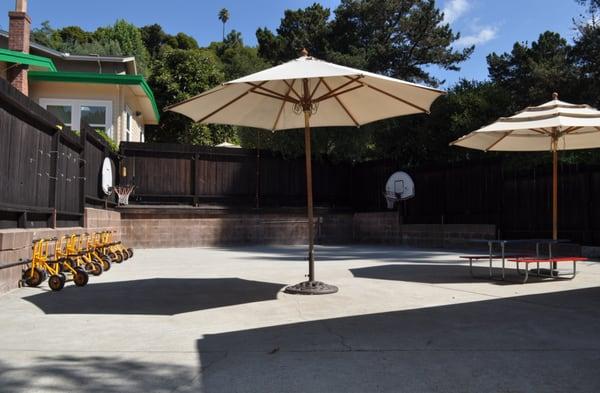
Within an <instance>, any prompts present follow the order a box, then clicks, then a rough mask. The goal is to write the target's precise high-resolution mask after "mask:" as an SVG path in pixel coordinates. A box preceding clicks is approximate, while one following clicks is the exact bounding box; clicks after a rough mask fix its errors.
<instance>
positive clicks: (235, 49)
mask: <svg viewBox="0 0 600 393" xmlns="http://www.w3.org/2000/svg"><path fill="white" fill-rule="evenodd" d="M209 49H210V50H212V51H213V52H214V53H215V55H216V56H217V57H218V58H219V60H220V61H221V64H222V68H223V72H224V74H225V79H226V80H232V79H237V78H240V77H242V76H244V75H248V74H252V73H254V72H258V71H261V70H264V69H265V68H267V67H268V66H269V64H268V63H267V62H266V61H264V60H263V59H262V58H261V57H260V56H259V55H258V50H257V49H256V48H251V47H248V46H244V41H243V39H242V34H241V33H240V32H237V31H235V30H232V31H231V32H230V33H229V34H227V37H225V40H224V41H223V42H213V43H212V44H211V45H210V47H209Z"/></svg>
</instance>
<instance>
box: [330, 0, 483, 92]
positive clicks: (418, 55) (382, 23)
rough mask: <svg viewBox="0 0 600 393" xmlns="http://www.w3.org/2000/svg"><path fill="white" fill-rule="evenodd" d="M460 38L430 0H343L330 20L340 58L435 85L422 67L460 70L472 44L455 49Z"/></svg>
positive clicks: (432, 0) (393, 74)
mask: <svg viewBox="0 0 600 393" xmlns="http://www.w3.org/2000/svg"><path fill="white" fill-rule="evenodd" d="M459 38H460V34H458V33H454V32H453V31H452V29H451V28H450V26H449V25H448V24H444V23H443V14H442V12H441V11H440V10H439V9H438V8H437V7H436V5H435V1H434V0H371V1H364V0H342V2H341V4H340V6H339V7H338V8H337V9H336V10H335V19H334V20H333V22H332V31H331V39H332V44H331V45H332V47H333V50H334V51H335V52H337V56H336V58H338V59H339V60H340V61H344V59H348V60H349V61H352V62H354V63H356V62H359V64H360V63H362V64H363V65H364V67H365V68H366V69H367V70H369V71H372V72H377V73H381V74H385V75H389V76H392V77H397V78H402V79H406V80H411V81H415V82H424V83H427V84H430V85H437V84H439V82H440V81H438V80H437V79H436V78H434V77H432V76H431V74H429V73H428V72H427V71H426V70H425V67H426V66H428V65H437V66H439V67H441V68H443V69H445V70H449V71H458V70H460V68H459V67H458V64H460V63H461V62H463V61H464V60H466V59H468V58H469V56H470V55H471V53H472V52H473V50H474V47H469V48H465V49H462V50H455V49H454V48H453V47H452V44H453V43H454V42H455V41H456V40H458V39H459Z"/></svg>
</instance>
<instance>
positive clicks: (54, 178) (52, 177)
mask: <svg viewBox="0 0 600 393" xmlns="http://www.w3.org/2000/svg"><path fill="white" fill-rule="evenodd" d="M46 176H48V178H50V179H52V180H58V177H54V176H50V174H49V173H48V172H46Z"/></svg>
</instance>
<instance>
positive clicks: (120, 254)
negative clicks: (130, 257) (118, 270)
mask: <svg viewBox="0 0 600 393" xmlns="http://www.w3.org/2000/svg"><path fill="white" fill-rule="evenodd" d="M115 254H117V263H121V262H123V261H124V260H125V258H123V253H122V252H121V251H119V250H117V251H115Z"/></svg>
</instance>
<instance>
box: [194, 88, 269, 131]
mask: <svg viewBox="0 0 600 393" xmlns="http://www.w3.org/2000/svg"><path fill="white" fill-rule="evenodd" d="M265 83H267V82H262V83H261V84H262V85H264V84H265ZM254 89H255V87H252V88H250V89H248V90H246V91H245V92H244V93H242V94H240V95H239V96H237V97H235V98H234V99H233V100H231V101H229V102H227V103H226V104H224V105H222V106H221V107H219V108H217V109H215V110H214V111H212V112H211V113H209V114H208V115H206V116H204V117H203V118H201V119H200V120H198V123H202V122H203V121H206V119H209V118H211V117H212V116H214V115H216V114H217V113H219V112H221V111H222V110H223V109H225V108H227V107H228V106H230V105H232V104H234V103H236V102H237V101H239V100H241V99H242V98H244V97H245V96H247V95H248V94H249V93H250V92H252V90H254Z"/></svg>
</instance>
